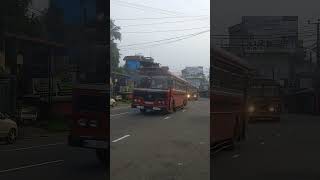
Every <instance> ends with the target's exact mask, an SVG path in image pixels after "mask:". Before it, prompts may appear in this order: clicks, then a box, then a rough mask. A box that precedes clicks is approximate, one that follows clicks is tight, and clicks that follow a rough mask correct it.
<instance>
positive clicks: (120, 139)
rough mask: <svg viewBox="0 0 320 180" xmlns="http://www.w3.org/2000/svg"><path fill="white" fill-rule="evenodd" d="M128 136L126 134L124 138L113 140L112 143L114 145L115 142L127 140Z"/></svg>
mask: <svg viewBox="0 0 320 180" xmlns="http://www.w3.org/2000/svg"><path fill="white" fill-rule="evenodd" d="M129 136H130V135H129V134H127V135H125V136H123V137H121V138H118V139H115V140H113V141H112V142H113V143H115V142H118V141H121V140H122V139H124V138H127V137H129Z"/></svg>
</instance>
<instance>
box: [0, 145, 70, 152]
mask: <svg viewBox="0 0 320 180" xmlns="http://www.w3.org/2000/svg"><path fill="white" fill-rule="evenodd" d="M64 144H66V143H55V144H45V145H39V146H30V147H24V148H16V149H6V150H0V152H10V151H22V150H28V149H34V148H41V147H48V146H57V145H64Z"/></svg>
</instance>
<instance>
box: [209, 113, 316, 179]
mask: <svg viewBox="0 0 320 180" xmlns="http://www.w3.org/2000/svg"><path fill="white" fill-rule="evenodd" d="M281 118H282V120H281V122H274V123H255V124H251V125H250V127H249V138H248V140H247V141H245V142H243V143H242V144H240V146H239V148H238V149H237V150H235V151H230V152H228V151H221V152H219V153H218V154H216V155H215V156H214V157H213V160H212V164H213V166H211V171H212V172H213V173H212V176H211V177H212V179H213V180H233V179H239V180H240V179H245V180H257V179H259V180H270V179H272V180H302V179H308V180H318V179H320V171H319V163H320V116H306V115H283V116H282V117H281Z"/></svg>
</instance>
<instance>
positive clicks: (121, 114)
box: [110, 112, 130, 117]
mask: <svg viewBox="0 0 320 180" xmlns="http://www.w3.org/2000/svg"><path fill="white" fill-rule="evenodd" d="M128 113H130V112H124V113H119V114H110V117H112V116H120V115H124V114H128Z"/></svg>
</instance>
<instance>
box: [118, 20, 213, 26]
mask: <svg viewBox="0 0 320 180" xmlns="http://www.w3.org/2000/svg"><path fill="white" fill-rule="evenodd" d="M204 19H208V18H199V19H190V20H188V21H199V20H200V21H201V20H204ZM188 21H186V20H183V21H169V22H159V23H149V24H131V25H126V26H121V27H132V26H149V25H158V24H171V23H182V22H188Z"/></svg>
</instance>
